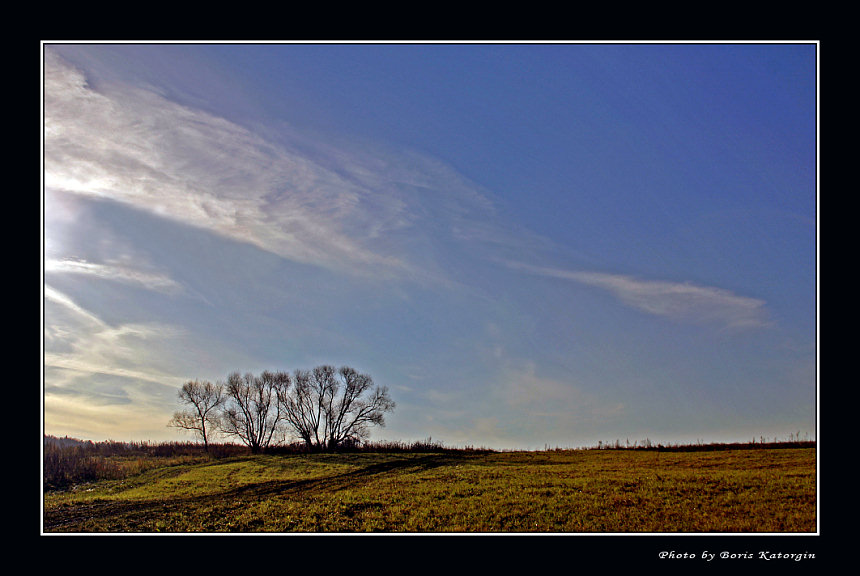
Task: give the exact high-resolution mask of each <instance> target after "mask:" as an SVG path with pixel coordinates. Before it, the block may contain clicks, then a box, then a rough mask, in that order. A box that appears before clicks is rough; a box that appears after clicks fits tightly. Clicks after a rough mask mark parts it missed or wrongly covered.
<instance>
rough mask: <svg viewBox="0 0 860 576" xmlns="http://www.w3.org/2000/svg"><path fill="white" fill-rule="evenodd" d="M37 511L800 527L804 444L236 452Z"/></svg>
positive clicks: (342, 524)
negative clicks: (744, 447) (664, 448)
mask: <svg viewBox="0 0 860 576" xmlns="http://www.w3.org/2000/svg"><path fill="white" fill-rule="evenodd" d="M44 503H45V522H44V530H45V532H52V531H58V532H162V531H169V532H224V531H237V532H238V531H241V532H253V531H265V532H291V531H300V532H365V531H389V532H533V531H539V532H568V533H569V532H612V533H617V532H671V533H677V532H742V533H752V532H814V531H815V528H816V523H815V514H816V492H815V450H814V449H812V448H802V449H758V450H724V451H714V452H657V451H633V450H575V451H558V452H497V453H488V454H481V453H469V452H440V453H432V454H422V453H391V454H382V453H379V454H374V453H357V454H315V455H263V456H247V457H238V458H229V459H221V460H212V461H209V462H205V463H197V464H181V465H175V466H170V467H160V468H154V469H151V470H147V471H144V472H143V473H141V474H140V475H137V476H133V477H130V478H127V479H125V480H123V481H101V482H96V483H92V484H88V485H84V486H79V487H77V488H76V489H74V490H67V491H57V492H48V493H46V495H45V498H44Z"/></svg>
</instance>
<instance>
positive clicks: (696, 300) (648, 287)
mask: <svg viewBox="0 0 860 576" xmlns="http://www.w3.org/2000/svg"><path fill="white" fill-rule="evenodd" d="M509 266H510V267H511V268H514V269H517V270H522V271H525V272H529V273H532V274H538V275H541V276H548V277H553V278H562V279H565V280H571V281H573V282H578V283H580V284H585V285H588V286H594V287H596V288H601V289H603V290H607V291H609V292H610V293H612V294H613V295H614V296H615V297H616V298H618V299H619V300H620V301H621V302H622V303H624V304H626V305H627V306H630V307H632V308H635V309H637V310H641V311H642V312H646V313H648V314H653V315H655V316H661V317H665V318H669V319H671V320H675V321H678V322H691V323H708V324H720V325H723V326H725V327H727V328H732V329H746V328H760V327H763V326H766V325H768V323H769V322H768V318H767V313H766V309H765V302H764V301H763V300H759V299H757V298H750V297H747V296H738V295H737V294H734V293H732V292H730V291H729V290H724V289H722V288H714V287H710V286H697V285H695V284H690V283H688V282H666V281H661V280H642V279H639V278H634V277H632V276H626V275H622V274H606V273H601V272H586V271H575V270H564V269H558V268H548V267H540V266H532V265H530V264H524V263H514V262H512V263H509Z"/></svg>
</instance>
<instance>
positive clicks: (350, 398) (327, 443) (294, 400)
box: [278, 366, 395, 450]
mask: <svg viewBox="0 0 860 576" xmlns="http://www.w3.org/2000/svg"><path fill="white" fill-rule="evenodd" d="M278 399H279V404H280V406H281V410H282V412H283V414H284V419H285V420H286V422H287V423H288V424H289V425H290V427H291V428H292V430H293V432H294V433H295V434H296V435H297V436H298V437H299V438H301V439H302V440H303V441H304V442H305V444H306V445H307V446H308V447H309V448H312V449H318V450H335V449H336V448H337V447H338V446H341V445H343V444H344V443H346V442H348V441H354V442H357V441H361V440H364V439H366V438H367V437H368V436H369V435H370V427H372V426H384V425H385V413H386V412H389V411H391V410H393V409H394V407H395V403H394V401H393V400H391V398H390V397H389V396H388V389H387V388H385V387H374V385H373V379H372V378H371V377H370V376H368V375H367V374H360V373H359V372H357V371H356V370H354V369H352V368H349V367H347V366H344V367H343V368H340V369H339V370H335V369H334V368H333V367H331V366H318V367H316V368H314V369H313V371H312V372H307V371H301V370H297V371H296V373H295V386H293V388H292V389H289V390H284V392H282V394H281V395H280V396H279V398H278Z"/></svg>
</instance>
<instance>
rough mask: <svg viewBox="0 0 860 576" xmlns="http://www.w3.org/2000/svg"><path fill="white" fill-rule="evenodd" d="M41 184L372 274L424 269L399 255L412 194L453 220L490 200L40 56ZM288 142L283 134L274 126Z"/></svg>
mask: <svg viewBox="0 0 860 576" xmlns="http://www.w3.org/2000/svg"><path fill="white" fill-rule="evenodd" d="M44 110H45V117H44V122H45V155H44V156H45V161H44V168H45V169H44V174H45V186H46V188H47V189H49V190H58V191H63V192H66V193H74V194H80V195H85V196H90V197H103V198H109V199H112V200H114V201H119V202H123V203H127V204H131V205H133V206H134V207H135V208H138V209H141V210H145V211H147V212H150V213H154V214H157V215H159V216H161V217H164V218H172V219H175V220H178V221H181V222H183V223H185V224H189V225H192V226H196V227H200V228H204V229H207V230H209V231H212V232H214V233H217V234H220V235H223V236H226V237H229V238H231V239H234V240H238V241H241V242H246V243H250V244H253V245H255V246H257V247H259V248H261V249H263V250H266V251H268V252H271V253H274V254H277V255H278V256H281V257H284V258H286V259H289V260H292V261H296V262H301V263H306V264H313V265H319V266H323V267H327V268H331V269H337V270H339V271H341V272H350V273H353V274H363V275H372V276H375V277H391V276H403V275H410V276H421V275H422V271H421V270H420V269H418V268H416V267H415V266H413V265H412V263H410V259H409V254H408V253H404V250H406V249H408V248H409V247H410V246H411V245H413V244H414V243H415V242H416V241H420V235H419V236H418V238H417V240H416V239H410V238H408V234H407V232H409V231H411V229H412V226H413V224H414V219H415V218H428V217H430V214H429V213H428V212H425V211H423V207H424V206H422V202H421V198H420V196H421V195H422V194H430V192H429V190H430V188H429V187H430V186H432V187H433V188H434V190H435V191H434V192H433V193H432V194H433V198H432V204H430V203H428V204H426V206H427V207H429V206H431V205H432V206H433V210H440V209H442V210H446V211H447V212H448V214H449V216H450V217H451V218H452V219H454V220H456V219H457V218H458V217H459V216H461V215H462V214H464V213H467V212H469V211H472V210H484V209H487V208H488V206H489V204H488V203H487V201H486V199H485V198H483V197H481V195H480V194H479V193H477V192H476V191H475V189H474V188H473V187H471V186H470V185H469V184H468V183H467V182H465V181H464V180H463V179H462V178H461V177H459V176H458V175H457V174H456V173H454V172H453V171H451V170H448V169H447V168H446V167H445V166H443V165H440V164H439V163H436V162H433V161H431V160H429V159H426V158H423V157H420V156H415V155H412V156H410V155H409V154H408V153H401V154H400V156H399V157H398V158H397V160H396V161H393V162H389V161H388V160H387V159H386V157H384V156H380V155H373V154H361V153H360V152H357V151H354V150H353V151H350V152H349V153H345V152H343V151H340V150H337V149H336V148H334V147H332V146H330V145H324V144H322V143H320V142H316V143H314V144H311V145H308V142H307V141H304V142H303V144H302V147H301V148H299V147H298V146H296V147H292V146H290V145H288V144H275V143H273V142H272V141H269V140H266V139H264V138H263V137H261V136H260V135H258V134H257V133H254V132H252V131H250V130H248V129H246V128H244V127H242V126H240V125H238V124H235V123H232V122H230V121H227V120H225V119H223V118H220V117H217V116H214V115H212V114H209V113H206V112H203V111H200V110H195V109H191V108H188V107H185V106H182V105H180V104H177V103H175V102H173V101H170V100H168V99H166V98H165V97H163V96H162V95H161V94H159V93H158V92H156V91H154V90H149V89H145V88H135V87H129V86H124V85H109V86H99V89H98V90H96V89H94V88H93V87H92V86H91V85H90V84H89V83H88V81H87V78H86V77H85V75H84V74H83V73H82V72H80V71H79V70H77V69H75V68H74V67H72V66H70V65H69V64H68V63H66V62H65V61H63V60H62V59H61V58H60V57H59V56H57V55H56V54H54V53H53V52H52V51H51V50H50V49H49V50H46V53H45V104H44ZM281 136H282V138H285V139H287V140H289V131H288V130H287V129H286V128H285V130H284V131H282V132H281Z"/></svg>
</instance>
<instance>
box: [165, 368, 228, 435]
mask: <svg viewBox="0 0 860 576" xmlns="http://www.w3.org/2000/svg"><path fill="white" fill-rule="evenodd" d="M179 400H180V401H181V402H182V403H183V404H186V405H188V406H189V410H183V411H180V412H176V413H174V414H173V418H171V419H170V422H168V424H167V425H168V426H173V427H175V428H182V429H184V430H190V431H192V432H195V433H197V434H198V435H199V436H200V438H201V439H202V440H203V446H204V447H205V448H206V451H207V452H208V451H209V438H210V435H211V434H212V433H213V432H215V431H217V429H218V412H217V410H218V408H219V407H220V406H221V405H222V404H223V403H224V400H225V396H224V385H223V384H221V383H218V384H212V382H209V381H203V382H200V381H198V380H194V381H189V382H186V383H185V384H183V385H182V388H180V390H179Z"/></svg>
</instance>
